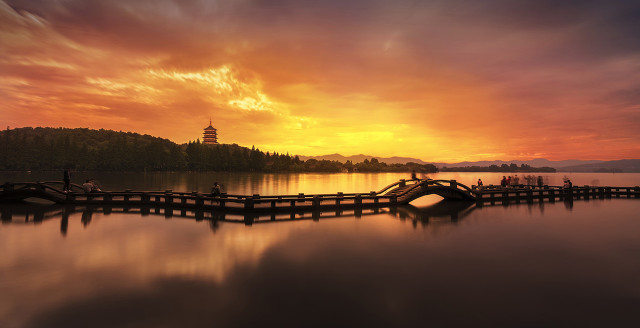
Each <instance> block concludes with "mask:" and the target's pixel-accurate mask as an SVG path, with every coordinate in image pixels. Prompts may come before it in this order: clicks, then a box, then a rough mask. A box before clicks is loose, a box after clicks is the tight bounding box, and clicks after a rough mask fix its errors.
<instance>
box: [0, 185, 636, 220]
mask: <svg viewBox="0 0 640 328" xmlns="http://www.w3.org/2000/svg"><path fill="white" fill-rule="evenodd" d="M61 187H62V182H61V181H49V182H17V183H11V182H7V183H5V184H4V185H0V203H14V202H20V201H23V200H25V199H33V198H36V199H43V200H47V201H50V202H53V203H57V204H73V205H91V206H111V207H114V206H123V207H126V206H129V207H131V206H135V207H141V208H148V207H155V208H157V207H171V208H180V209H193V210H207V211H210V210H217V211H222V212H237V213H245V212H290V211H300V210H302V211H308V210H344V209H361V208H382V207H395V206H399V205H405V204H409V203H410V202H411V201H413V200H415V199H418V198H420V197H423V196H426V195H432V194H435V195H439V196H441V197H442V198H444V199H449V200H459V201H468V202H475V203H476V205H477V206H483V205H485V204H490V205H496V204H510V203H516V204H517V203H521V202H534V201H540V202H542V201H549V202H554V201H556V200H566V199H581V198H582V199H589V198H612V197H616V198H620V197H624V198H640V187H638V186H635V187H599V186H598V187H594V186H583V187H573V188H562V187H558V186H542V187H537V186H528V185H520V186H515V187H510V188H502V187H499V186H487V187H477V186H472V187H468V186H466V185H464V184H461V183H459V182H457V181H456V180H432V179H423V180H420V179H417V180H404V179H403V180H400V181H397V182H395V183H392V184H390V185H388V186H386V187H384V188H383V189H381V190H380V191H371V192H368V193H342V192H338V193H335V194H313V195H308V194H304V193H299V194H297V195H259V194H254V195H233V194H226V193H223V194H222V195H220V196H213V195H211V194H205V193H199V192H195V191H194V192H174V191H172V190H165V191H133V190H125V191H106V192H90V193H85V192H83V191H82V187H81V186H79V185H77V184H72V191H71V192H68V193H65V192H63V191H62V189H61Z"/></svg>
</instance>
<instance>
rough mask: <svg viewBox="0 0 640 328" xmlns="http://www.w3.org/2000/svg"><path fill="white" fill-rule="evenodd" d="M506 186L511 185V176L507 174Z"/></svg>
mask: <svg viewBox="0 0 640 328" xmlns="http://www.w3.org/2000/svg"><path fill="white" fill-rule="evenodd" d="M507 186H508V187H509V186H511V176H509V177H508V178H507Z"/></svg>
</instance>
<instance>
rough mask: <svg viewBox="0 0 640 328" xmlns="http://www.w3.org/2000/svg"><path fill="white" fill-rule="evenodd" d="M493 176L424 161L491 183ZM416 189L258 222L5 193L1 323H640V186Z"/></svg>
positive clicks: (150, 184)
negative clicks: (491, 202)
mask: <svg viewBox="0 0 640 328" xmlns="http://www.w3.org/2000/svg"><path fill="white" fill-rule="evenodd" d="M82 174H86V176H87V177H88V175H89V174H87V173H76V174H75V178H76V179H78V178H81V176H82ZM48 175H50V176H48ZM90 175H91V176H92V177H95V178H96V179H98V180H99V181H100V182H101V183H102V184H103V186H104V187H105V188H106V189H111V190H116V189H122V188H131V189H147V190H151V189H155V190H164V189H173V190H176V191H178V190H180V191H183V190H184V191H190V190H200V191H208V189H209V188H210V186H211V184H212V183H213V181H219V182H222V183H223V184H224V185H225V187H226V189H227V191H228V192H232V193H241V194H250V193H262V194H270V193H297V192H305V193H316V192H317V193H320V192H322V193H326V192H336V191H344V192H357V191H369V190H378V189H380V188H382V187H383V186H385V185H387V184H390V183H392V182H394V181H396V180H397V179H399V178H401V177H405V175H402V174H386V173H385V174H297V175H243V174H213V173H211V174H209V173H207V174H175V173H174V174H165V173H162V174H147V175H144V174H142V175H133V174H124V175H123V174H119V175H115V174H107V173H97V172H94V173H90ZM564 175H565V174H562V173H560V174H554V175H547V179H549V180H550V184H554V183H553V182H552V181H558V184H559V182H560V181H561V179H562V177H563V176H564ZM567 175H568V174H567ZM501 176H502V174H495V175H491V174H485V173H483V174H477V173H474V174H463V173H461V174H456V173H449V174H442V175H433V176H432V177H433V178H445V179H454V178H455V179H456V180H458V181H461V182H463V183H468V184H472V182H473V181H474V180H477V178H478V177H482V178H483V180H484V181H485V183H486V184H489V183H491V182H490V180H495V182H494V183H497V181H498V180H499V177H501ZM568 176H569V177H570V178H571V179H572V180H573V182H574V184H578V185H583V184H590V185H596V184H599V185H621V186H635V185H638V184H640V183H639V182H640V174H581V175H577V174H572V175H568ZM0 178H3V179H2V180H4V181H19V180H51V179H54V180H55V179H59V177H57V174H51V173H32V174H30V175H25V174H17V173H12V174H6V173H3V174H2V175H0ZM596 180H597V183H594V181H596ZM412 205H413V206H405V207H399V208H397V209H394V210H389V209H383V210H380V211H378V212H374V211H373V210H368V211H363V213H362V215H361V216H358V217H357V216H356V215H354V214H353V213H350V212H345V213H338V215H336V213H322V216H321V218H320V219H319V220H317V221H314V220H311V215H310V214H308V213H304V214H297V215H295V217H296V220H295V221H286V222H269V221H268V220H267V221H265V222H262V223H259V222H257V223H254V224H253V225H251V226H246V225H244V224H242V223H233V222H228V221H218V222H213V221H211V220H203V221H196V220H194V219H190V218H182V217H180V216H179V215H175V216H174V217H172V218H165V217H164V216H161V215H154V214H151V215H148V216H141V215H140V214H135V213H120V212H118V211H117V210H116V209H114V211H113V212H112V213H111V214H105V213H104V211H103V210H102V209H93V210H92V209H85V208H82V207H77V208H73V209H65V208H60V207H49V208H44V209H43V208H42V207H38V208H35V207H33V206H29V207H25V206H14V205H0V209H1V210H2V211H3V213H4V214H3V219H4V220H3V221H2V225H0V327H123V326H126V327H174V326H181V327H193V326H205V327H211V326H217V327H247V326H281V327H282V326H296V327H300V326H317V327H331V326H353V327H360V326H364V327H368V326H379V327H390V326H411V327H421V326H435V327H451V326H474V327H475V326H484V325H489V324H491V325H497V326H510V327H513V326H518V327H521V326H525V327H541V326H545V327H548V326H579V327H636V326H638V325H639V324H640V319H639V316H638V315H637V309H638V308H639V307H640V279H638V277H640V238H638V236H639V235H640V216H639V215H638V213H639V211H640V199H638V200H636V199H615V198H614V199H605V200H589V201H584V200H576V201H573V202H570V203H567V202H556V203H541V204H540V203H534V204H522V205H511V206H484V207H482V208H476V207H475V205H473V204H469V203H459V202H453V203H447V202H440V201H439V197H437V196H429V197H426V198H423V199H420V200H417V201H416V202H415V203H414V204H412ZM8 213H10V214H11V215H10V217H11V219H10V220H9V219H8V217H9V216H8ZM62 213H66V214H65V215H63V214H62ZM152 213H153V212H152ZM34 215H39V216H40V217H41V218H42V221H40V222H36V223H34V222H33V218H34ZM25 218H28V221H27V222H25ZM230 219H232V217H231V218H230Z"/></svg>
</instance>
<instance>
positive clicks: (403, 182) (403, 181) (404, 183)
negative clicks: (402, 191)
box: [398, 179, 407, 187]
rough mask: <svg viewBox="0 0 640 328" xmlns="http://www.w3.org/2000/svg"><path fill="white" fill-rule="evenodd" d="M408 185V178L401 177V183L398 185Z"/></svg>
mask: <svg viewBox="0 0 640 328" xmlns="http://www.w3.org/2000/svg"><path fill="white" fill-rule="evenodd" d="M406 185H407V180H405V179H400V184H399V185H398V187H404V186H406Z"/></svg>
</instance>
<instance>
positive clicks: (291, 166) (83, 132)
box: [0, 128, 438, 173]
mask: <svg viewBox="0 0 640 328" xmlns="http://www.w3.org/2000/svg"><path fill="white" fill-rule="evenodd" d="M64 168H70V169H74V170H79V171H93V170H104V171H240V172H242V171H247V172H411V171H416V172H422V173H434V172H437V171H438V169H437V168H436V167H435V166H434V165H432V164H418V163H406V164H386V163H383V162H379V161H378V160H377V159H375V158H372V159H371V160H364V161H363V162H361V163H352V162H351V161H347V162H346V163H341V162H338V161H329V160H316V159H309V160H306V161H303V160H300V158H298V156H292V155H289V154H278V153H269V152H266V153H265V152H262V151H260V150H259V149H256V148H253V147H252V148H246V147H241V146H238V145H236V144H232V145H229V144H219V145H206V144H203V143H201V142H200V141H199V140H196V141H195V142H189V143H187V144H182V145H179V144H176V143H174V142H172V141H170V140H168V139H162V138H157V137H153V136H149V135H141V134H138V133H131V132H118V131H112V130H104V129H100V130H92V129H86V128H78V129H67V128H18V129H11V130H4V131H0V170H4V171H25V170H61V169H64Z"/></svg>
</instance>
